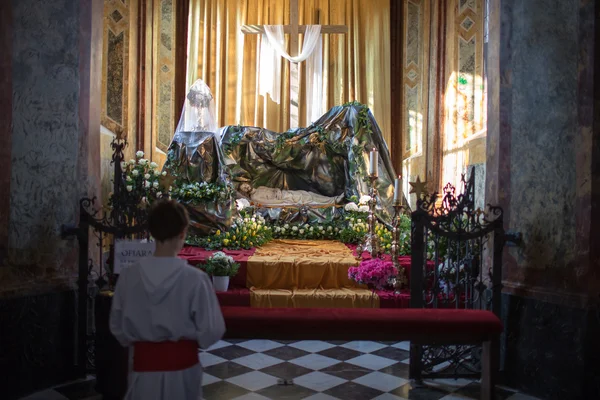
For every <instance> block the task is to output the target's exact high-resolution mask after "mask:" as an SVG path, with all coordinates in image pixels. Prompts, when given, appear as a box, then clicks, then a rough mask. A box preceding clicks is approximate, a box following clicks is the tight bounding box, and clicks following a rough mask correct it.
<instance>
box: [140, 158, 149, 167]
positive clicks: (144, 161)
mask: <svg viewBox="0 0 600 400" xmlns="http://www.w3.org/2000/svg"><path fill="white" fill-rule="evenodd" d="M139 162H140V165H146V164H148V160H146V159H145V158H142V159H141V160H140V161H139Z"/></svg>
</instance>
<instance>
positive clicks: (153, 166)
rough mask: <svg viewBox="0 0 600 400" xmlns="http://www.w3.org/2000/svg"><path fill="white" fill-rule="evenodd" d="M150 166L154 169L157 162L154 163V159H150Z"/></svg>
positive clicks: (156, 166)
mask: <svg viewBox="0 0 600 400" xmlns="http://www.w3.org/2000/svg"><path fill="white" fill-rule="evenodd" d="M150 168H152V169H154V168H158V164H157V163H155V162H154V161H152V162H151V163H150Z"/></svg>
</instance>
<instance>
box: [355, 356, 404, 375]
mask: <svg viewBox="0 0 600 400" xmlns="http://www.w3.org/2000/svg"><path fill="white" fill-rule="evenodd" d="M346 362H347V363H349V364H354V365H358V366H360V367H363V368H368V369H371V370H373V371H377V370H380V369H382V368H385V367H389V366H390V365H393V364H396V362H397V361H395V360H391V359H389V358H384V357H379V356H376V355H373V354H363V355H362V356H358V357H355V358H352V359H350V360H347V361H346Z"/></svg>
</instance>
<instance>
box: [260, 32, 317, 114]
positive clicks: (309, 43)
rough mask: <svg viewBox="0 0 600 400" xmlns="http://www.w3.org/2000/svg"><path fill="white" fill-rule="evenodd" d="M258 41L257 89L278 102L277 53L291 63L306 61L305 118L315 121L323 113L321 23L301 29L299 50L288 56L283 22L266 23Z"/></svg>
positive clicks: (279, 64) (279, 92)
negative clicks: (275, 23) (295, 54)
mask: <svg viewBox="0 0 600 400" xmlns="http://www.w3.org/2000/svg"><path fill="white" fill-rule="evenodd" d="M264 28H265V33H264V34H263V35H262V40H261V45H260V71H261V75H260V81H259V82H260V83H259V93H260V94H261V95H263V96H266V95H267V93H268V94H269V95H270V96H271V99H272V100H273V101H274V102H275V103H277V104H279V103H280V101H281V62H280V57H283V58H285V59H286V60H288V61H290V62H293V63H300V62H302V61H305V60H307V62H306V68H307V70H306V72H307V73H306V76H307V77H309V79H311V82H310V83H309V84H308V85H306V99H305V101H306V102H308V104H310V107H307V108H306V114H307V115H306V117H307V120H308V121H311V122H312V121H314V120H316V119H317V118H318V117H320V116H321V114H322V103H323V102H322V98H323V38H322V36H321V26H320V25H310V26H307V28H306V32H305V33H304V42H303V45H302V52H301V53H300V54H299V55H298V56H296V57H292V56H290V55H289V54H288V53H287V51H286V50H285V37H284V32H283V26H282V25H266V26H265V27H264Z"/></svg>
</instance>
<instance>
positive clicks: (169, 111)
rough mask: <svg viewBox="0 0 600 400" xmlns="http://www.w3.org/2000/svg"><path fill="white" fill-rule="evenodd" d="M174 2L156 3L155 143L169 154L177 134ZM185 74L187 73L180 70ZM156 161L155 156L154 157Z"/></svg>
mask: <svg viewBox="0 0 600 400" xmlns="http://www.w3.org/2000/svg"><path fill="white" fill-rule="evenodd" d="M175 6H176V1H175V0H154V27H153V29H154V31H153V36H154V43H156V46H155V47H154V59H153V63H152V64H153V66H154V68H153V71H154V77H153V84H152V89H153V93H154V95H153V104H154V107H153V108H154V112H153V113H152V114H153V115H154V121H153V124H152V125H153V128H152V129H153V135H152V136H153V138H154V139H153V144H154V147H155V148H156V149H158V150H161V151H163V152H166V150H167V147H168V146H169V144H170V143H171V138H172V137H173V132H174V131H175V120H176V117H175V112H176V110H175V103H174V97H175V73H176V71H175ZM180 73H185V71H180ZM153 158H154V154H153Z"/></svg>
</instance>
